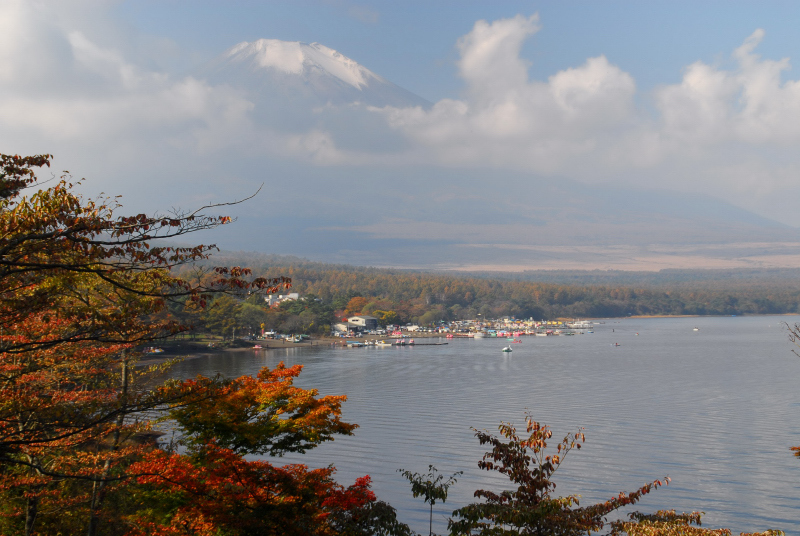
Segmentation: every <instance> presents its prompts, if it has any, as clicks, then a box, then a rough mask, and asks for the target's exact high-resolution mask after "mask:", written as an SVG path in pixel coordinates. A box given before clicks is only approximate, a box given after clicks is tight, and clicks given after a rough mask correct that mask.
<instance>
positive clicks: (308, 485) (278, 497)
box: [132, 445, 375, 534]
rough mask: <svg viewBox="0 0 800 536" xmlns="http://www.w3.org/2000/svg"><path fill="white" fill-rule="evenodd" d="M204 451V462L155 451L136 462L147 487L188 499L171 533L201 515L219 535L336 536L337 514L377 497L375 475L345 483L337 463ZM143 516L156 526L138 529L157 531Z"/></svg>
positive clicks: (206, 526)
mask: <svg viewBox="0 0 800 536" xmlns="http://www.w3.org/2000/svg"><path fill="white" fill-rule="evenodd" d="M204 452H205V456H204V458H203V460H202V462H198V461H197V460H192V459H191V458H189V457H187V456H182V455H179V454H167V453H164V452H160V451H155V452H153V453H151V454H150V455H148V456H147V457H146V458H145V459H144V460H143V461H141V462H139V463H136V464H135V465H134V466H133V467H132V470H133V471H136V472H138V473H139V474H140V475H141V476H139V478H138V482H139V483H140V484H143V485H147V486H149V487H151V488H153V489H156V490H160V491H163V492H167V493H171V494H177V495H178V496H179V497H183V499H182V500H181V501H180V504H181V506H180V507H179V508H178V510H177V512H176V513H175V514H174V515H173V516H172V518H171V519H170V521H169V522H168V525H167V527H169V529H170V530H183V529H185V528H187V527H186V524H187V522H188V520H191V519H199V520H203V523H204V526H203V527H202V530H198V531H197V532H198V533H199V534H217V533H218V532H214V530H216V531H220V530H225V531H226V532H225V533H226V534H251V533H258V534H329V533H330V532H329V531H328V525H327V518H328V516H329V514H330V513H332V512H337V511H349V510H354V509H357V508H361V507H362V506H364V505H365V504H367V503H370V502H373V501H375V495H374V493H373V492H372V491H371V490H370V489H369V487H370V478H369V477H368V476H365V477H361V478H359V479H358V480H356V482H355V483H354V484H353V485H352V486H350V487H348V488H343V487H342V486H340V485H339V484H336V483H335V482H334V481H333V479H332V474H333V469H332V468H325V469H313V470H309V469H308V468H307V467H306V466H304V465H297V464H292V465H285V466H283V467H276V466H274V465H272V464H270V463H269V462H266V461H258V460H256V461H247V460H245V459H244V458H243V457H241V456H240V455H238V454H236V453H234V452H233V451H231V450H228V449H222V448H219V447H216V446H214V445H208V447H207V448H206V449H205V450H204ZM143 517H144V516H143V515H140V516H139V518H140V519H139V521H138V523H137V524H138V525H140V526H142V527H150V528H149V529H148V530H139V531H138V532H134V534H155V533H157V532H155V530H154V528H155V527H154V525H152V522H151V523H150V524H148V520H147V519H143ZM210 529H213V530H211V531H210V532H203V530H210ZM164 533H165V534H171V532H164ZM174 533H175V534H182V533H181V532H174ZM159 534H160V532H159Z"/></svg>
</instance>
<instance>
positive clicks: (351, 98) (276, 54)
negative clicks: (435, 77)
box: [198, 39, 431, 108]
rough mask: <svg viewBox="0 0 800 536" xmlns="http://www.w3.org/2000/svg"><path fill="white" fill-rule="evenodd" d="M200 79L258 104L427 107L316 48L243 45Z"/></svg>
mask: <svg viewBox="0 0 800 536" xmlns="http://www.w3.org/2000/svg"><path fill="white" fill-rule="evenodd" d="M198 74H199V75H200V76H202V77H204V78H206V79H207V80H208V81H209V82H211V83H213V84H227V85H229V86H231V87H233V88H236V89H239V90H243V91H245V92H246V93H247V95H248V97H249V98H251V99H253V100H254V101H256V102H257V103H258V102H262V103H263V102H268V101H269V102H273V103H274V102H275V101H276V100H277V101H278V102H279V103H281V104H297V105H304V106H311V107H318V106H325V105H334V106H341V105H351V104H362V105H367V106H375V107H384V106H396V107H409V106H422V107H424V108H427V107H429V106H431V103H430V102H428V101H427V100H425V99H423V98H422V97H420V96H418V95H415V94H414V93H412V92H410V91H408V90H405V89H403V88H401V87H399V86H397V85H395V84H393V83H391V82H389V81H388V80H386V79H384V78H383V77H381V76H379V75H377V74H375V73H373V72H372V71H370V70H369V69H367V68H366V67H364V66H362V65H360V64H359V63H358V62H356V61H354V60H352V59H350V58H348V57H347V56H345V55H343V54H341V53H339V52H337V51H335V50H333V49H331V48H328V47H326V46H325V45H321V44H319V43H311V44H307V43H301V42H299V41H280V40H278V39H259V40H257V41H253V42H246V41H245V42H242V43H239V44H238V45H235V46H233V47H231V48H230V49H228V50H227V51H225V52H224V53H223V54H222V55H220V56H219V57H217V58H216V59H215V60H214V61H212V62H211V63H210V64H208V65H207V66H206V67H205V68H204V69H202V70H201V71H200V72H199V73H198ZM276 104H277V103H276Z"/></svg>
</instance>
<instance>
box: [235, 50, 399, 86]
mask: <svg viewBox="0 0 800 536" xmlns="http://www.w3.org/2000/svg"><path fill="white" fill-rule="evenodd" d="M225 55H226V56H227V58H228V59H229V60H230V61H233V62H239V63H248V64H249V65H250V66H251V67H252V68H263V69H269V68H272V69H276V70H278V71H282V72H284V73H289V74H295V75H303V74H309V73H313V72H318V71H322V72H325V73H328V74H330V75H333V76H335V77H336V78H338V79H339V80H341V81H343V82H345V83H347V84H349V85H351V86H353V87H354V88H356V89H362V88H364V86H366V85H368V84H369V81H370V80H371V79H374V80H376V81H380V82H384V80H383V79H382V78H381V77H380V76H378V75H376V74H375V73H373V72H372V71H370V70H369V69H367V68H366V67H363V66H361V65H359V64H358V62H356V61H354V60H351V59H350V58H348V57H347V56H345V55H344V54H340V53H339V52H337V51H335V50H333V49H332V48H328V47H326V46H325V45H321V44H319V43H311V44H307V43H301V42H299V41H280V40H278V39H259V40H258V41H254V42H252V43H248V42H246V41H245V42H242V43H239V44H238V45H236V46H234V47H233V48H231V49H230V50H228V52H227V53H226V54H225Z"/></svg>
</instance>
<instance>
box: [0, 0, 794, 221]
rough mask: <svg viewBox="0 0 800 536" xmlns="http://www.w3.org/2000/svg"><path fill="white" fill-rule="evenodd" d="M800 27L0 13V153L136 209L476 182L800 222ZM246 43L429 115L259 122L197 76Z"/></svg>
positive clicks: (28, 0) (554, 9) (708, 18)
mask: <svg viewBox="0 0 800 536" xmlns="http://www.w3.org/2000/svg"><path fill="white" fill-rule="evenodd" d="M799 20H800V3H797V2H789V1H786V2H778V1H771V2H770V1H760V2H744V1H740V2H730V1H724V2H723V1H719V2H712V1H708V2H696V1H694V2H688V1H687V2H682V1H674V0H673V1H669V2H640V1H625V2H623V1H607V2H602V1H585V2H581V1H570V2H511V1H508V2H470V1H441V2H429V1H425V2H423V1H404V2H388V1H387V2H357V3H355V2H348V1H344V0H342V1H336V0H330V1H294V2H285V1H279V2H278V1H276V2H269V1H233V0H228V1H225V2H219V1H200V0H191V1H189V0H187V1H180V0H160V1H148V0H137V1H130V2H126V1H114V2H110V1H109V2H103V1H99V0H97V1H88V0H87V1H74V2H70V1H64V0H59V1H52V2H47V1H36V0H0V152H4V153H27V154H31V153H41V152H49V153H53V154H55V157H56V158H55V164H56V165H55V167H56V169H65V168H66V169H69V170H71V171H73V172H74V173H75V174H77V175H80V176H86V177H87V179H88V180H87V182H86V184H85V185H84V188H86V191H87V192H97V191H100V190H103V191H105V192H107V193H109V194H118V193H119V194H122V195H124V199H125V200H126V201H125V203H126V205H131V206H132V207H134V208H135V210H146V211H153V210H156V209H160V210H166V209H168V208H169V207H171V206H183V207H191V206H194V205H196V204H197V203H203V202H207V201H208V202H211V201H222V200H229V199H230V197H236V196H240V195H245V194H247V193H249V192H251V191H252V190H253V188H254V185H258V184H260V183H261V182H265V183H266V188H267V192H269V195H270V197H269V198H267V199H269V200H273V199H286V200H288V202H291V203H296V202H297V201H298V199H299V197H298V196H299V195H300V194H299V193H298V191H297V190H298V189H300V190H302V194H303V196H305V197H309V195H311V196H312V197H314V196H316V197H319V196H324V195H325V194H326V193H327V191H328V190H329V189H331V188H332V184H336V183H337V181H343V180H346V181H349V184H351V185H352V184H361V185H363V186H364V188H365V191H366V190H369V188H373V189H376V190H381V189H383V188H384V187H385V186H386V185H387V184H392V185H394V186H395V187H400V188H401V189H402V186H403V180H404V177H406V176H409V177H410V176H411V175H419V173H420V170H427V171H426V172H427V173H429V174H431V175H436V176H437V177H438V176H441V179H440V182H441V184H440V185H441V186H442V188H445V187H448V188H452V187H457V186H458V179H457V177H458V176H459V173H461V171H462V170H463V171H464V172H465V173H466V172H467V171H469V172H470V173H473V176H474V173H475V170H483V172H484V173H486V174H489V175H491V176H493V177H495V179H494V180H497V181H499V183H500V184H503V183H506V184H508V185H510V186H512V187H513V186H514V185H519V184H520V181H527V180H530V181H542V180H545V181H552V180H559V179H566V180H570V181H576V182H577V183H583V184H587V185H591V186H595V187H596V186H598V185H609V186H613V187H615V188H624V187H627V186H629V187H633V188H639V189H650V188H656V189H661V190H675V191H678V192H689V193H691V192H697V193H698V194H703V195H710V196H715V197H718V198H720V199H723V200H725V201H728V202H731V203H733V204H735V205H737V206H739V207H743V208H745V209H747V210H750V211H754V212H756V213H757V214H760V215H762V216H766V217H769V218H772V219H775V220H777V221H780V222H783V223H787V224H790V225H794V226H800V211H798V210H796V205H797V203H798V201H800V151H798V150H797V148H798V146H799V145H800V82H799V81H798V80H800V75H798V74H797V72H796V70H795V69H793V63H796V62H797V61H800V60H799V59H798V58H800V34H798V32H797V28H796V25H797V21H799ZM259 38H271V39H281V40H287V41H302V42H309V43H310V42H319V43H321V44H323V45H326V46H328V47H330V48H333V49H335V50H337V51H339V52H341V53H342V54H344V55H345V56H347V57H349V58H352V59H353V60H355V61H357V62H359V63H360V64H362V65H364V66H365V67H367V68H369V69H370V70H372V71H374V72H375V73H377V74H379V75H381V76H383V77H384V78H386V79H388V80H390V81H392V82H394V83H395V84H397V85H399V86H401V87H404V88H406V89H408V90H410V91H412V92H414V93H416V94H418V95H420V96H421V97H423V98H425V99H427V100H428V101H430V102H431V103H433V106H432V108H430V109H422V108H406V109H399V108H384V109H371V110H368V111H365V110H361V113H362V116H360V118H359V121H360V122H361V123H359V124H364V125H369V127H368V128H369V129H374V133H373V131H372V130H370V131H369V132H368V136H361V137H359V136H354V135H353V129H352V128H351V129H350V131H349V132H348V131H347V129H345V128H343V127H342V126H341V125H342V124H344V123H346V121H344V120H343V119H342V113H343V112H342V111H341V110H339V111H337V113H338V114H339V115H338V116H337V118H338V119H336V120H334V119H331V118H330V117H328V116H331V114H330V113H328V116H325V114H322V115H320V116H319V117H320V119H319V120H318V122H317V123H316V124H314V125H312V126H310V127H307V128H306V127H302V128H301V127H300V126H298V127H297V128H296V129H294V130H293V131H291V132H290V131H287V130H286V129H284V128H283V127H281V128H279V127H278V126H276V125H269V124H264V123H263V122H260V121H259V120H257V119H255V118H254V116H253V104H252V102H250V101H249V100H248V99H247V98H246V97H245V96H243V94H242V93H241V92H237V91H236V90H234V89H232V88H230V87H227V86H225V85H215V84H211V83H209V82H208V81H207V80H204V79H203V78H202V76H199V75H198V74H197V73H198V69H199V68H200V67H201V66H202V65H204V64H205V63H207V62H208V61H209V60H211V59H213V58H215V57H217V56H218V55H220V54H221V53H222V52H223V51H225V50H226V49H228V48H230V47H231V46H233V45H235V44H237V43H239V42H242V41H253V40H256V39H259ZM309 113H310V112H309ZM326 113H327V112H326ZM323 116H325V117H323ZM367 116H368V117H367ZM314 117H315V118H316V117H317V116H314ZM365 117H367V118H366V119H365ZM301 124H306V123H303V122H300V121H299V122H298V125H301ZM364 128H367V127H364ZM304 129H305V130H304ZM364 138H373V139H374V140H390V141H386V143H384V144H383V145H382V144H381V143H378V142H375V143H362V142H363V139H364ZM392 140H393V141H392ZM389 144H391V145H392V146H391V147H390V148H387V145H389ZM387 170H388V171H387ZM504 173H508V177H506V176H505V175H504ZM381 177H382V178H381ZM512 177H513V178H512ZM520 177H522V178H520ZM408 180H409V181H410V182H409V184H416V183H414V179H412V178H409V179H408ZM380 181H384V182H383V183H381V182H380ZM261 199H262V200H263V199H264V197H262V198H261ZM375 199H377V198H370V200H369V201H370V202H372V201H374V200H375ZM342 202H343V203H345V204H346V200H343V201H342ZM311 204H313V203H311ZM320 206H322V205H320ZM354 206H355V205H354ZM343 207H345V205H343ZM308 210H309V213H312V212H313V213H315V214H320V213H321V212H320V210H321V209H319V208H313V207H312V208H309V209H308ZM351 210H352V209H351V208H346V207H345V208H343V209H342V211H341V212H348V211H351ZM326 217H327V220H326V221H327V222H328V223H329V224H338V225H345V226H346V225H354V224H369V223H377V222H378V221H379V220H380V214H372V216H371V217H372V220H371V221H366V220H363V219H362V220H360V221H356V220H357V219H356V220H354V219H353V218H350V219H348V218H343V219H342V221H341V222H336V221H334V220H335V217H334V216H332V215H328V216H326Z"/></svg>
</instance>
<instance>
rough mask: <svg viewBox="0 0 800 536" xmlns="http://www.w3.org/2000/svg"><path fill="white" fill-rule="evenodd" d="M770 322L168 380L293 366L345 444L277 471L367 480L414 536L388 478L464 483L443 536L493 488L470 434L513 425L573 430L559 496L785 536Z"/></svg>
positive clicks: (747, 320)
mask: <svg viewBox="0 0 800 536" xmlns="http://www.w3.org/2000/svg"><path fill="white" fill-rule="evenodd" d="M783 322H789V323H790V324H791V323H794V322H800V317H734V318H671V319H622V320H613V319H612V320H606V321H605V324H603V325H598V326H596V328H595V333H594V334H585V335H579V336H574V337H546V338H545V337H525V338H523V339H522V340H523V342H522V344H515V345H513V347H514V351H513V353H511V354H503V353H501V352H500V349H501V348H502V347H503V346H505V345H506V341H505V340H498V339H482V340H455V341H452V342H450V343H449V344H448V345H445V346H416V347H405V348H358V349H343V348H331V347H328V346H320V347H317V346H315V347H312V348H303V349H294V348H290V349H276V350H269V351H260V352H242V353H231V354H228V355H224V356H214V357H200V358H197V359H191V360H187V361H184V362H183V363H180V364H179V365H178V366H177V367H176V368H175V369H174V372H173V374H174V376H176V377H188V376H194V375H196V374H206V375H210V374H214V373H216V372H220V373H222V374H224V375H228V376H240V375H244V374H251V375H252V374H255V373H256V372H257V371H258V370H259V369H260V368H261V367H264V366H268V367H274V366H275V365H276V364H277V363H279V362H280V361H284V362H285V363H286V364H287V365H294V364H302V365H304V369H303V373H302V374H301V376H300V378H298V380H297V382H296V384H297V385H298V386H300V387H314V388H316V389H318V390H319V392H320V394H322V395H328V394H346V395H347V397H348V400H347V402H346V403H345V404H344V408H343V414H344V420H346V421H347V422H353V423H358V424H359V426H360V428H358V429H357V430H356V433H355V435H354V436H352V437H342V438H337V439H336V440H335V441H334V442H330V443H328V444H325V445H322V446H320V447H318V448H316V449H314V450H312V451H310V452H308V453H307V454H305V455H293V456H286V457H284V458H283V459H282V460H280V461H283V462H286V463H289V462H298V463H305V464H307V465H309V466H311V467H323V466H326V465H328V464H334V465H335V466H336V468H337V470H338V472H337V479H338V480H339V481H340V482H341V483H343V484H349V483H352V482H353V480H354V479H355V478H357V477H359V476H362V475H364V474H369V475H370V476H371V477H372V479H373V483H374V486H373V487H374V490H375V492H376V493H377V494H378V497H379V498H381V499H383V500H386V501H388V502H390V503H391V504H392V505H393V506H394V507H395V508H397V509H398V514H399V517H400V519H401V520H403V521H405V522H406V523H409V524H410V525H411V527H412V528H413V529H415V530H417V531H420V532H421V531H427V526H428V517H427V516H428V510H427V508H426V507H427V505H425V504H423V503H422V501H421V500H420V499H414V498H412V497H411V493H410V485H409V484H408V483H407V481H405V480H404V479H403V478H402V476H401V475H400V474H399V473H397V469H399V468H403V469H409V470H411V471H415V472H424V471H426V470H427V467H428V464H433V465H435V466H436V467H437V468H438V469H439V470H440V471H442V472H445V473H453V472H456V471H464V475H463V476H462V477H461V478H460V479H459V481H458V483H457V484H456V485H455V486H454V487H452V488H451V490H450V496H449V497H448V500H447V503H446V504H444V505H438V504H437V505H436V508H435V509H434V531H438V532H440V533H444V532H445V529H446V519H447V516H448V515H449V513H450V512H451V511H452V510H453V509H455V508H458V507H460V506H462V505H464V504H467V503H469V502H472V501H473V497H472V493H473V492H474V491H475V490H476V489H479V488H490V489H495V490H500V489H505V488H507V487H508V486H507V485H506V484H507V482H508V481H507V480H504V479H502V478H497V477H496V476H494V475H493V474H490V473H487V472H485V471H480V470H479V469H478V468H477V462H478V460H479V459H480V457H481V455H482V454H483V450H482V448H481V447H480V446H479V445H478V442H477V440H476V439H475V437H474V432H473V431H472V430H471V427H474V428H478V429H487V430H491V431H496V430H497V425H498V424H499V423H500V422H501V421H510V422H514V423H517V424H519V425H522V423H523V420H524V415H525V412H526V411H530V412H531V413H532V414H533V416H534V418H535V419H536V420H538V421H540V422H543V423H546V424H549V425H550V426H551V428H552V429H553V432H554V434H553V435H554V441H553V445H555V443H556V442H557V441H555V439H556V438H560V437H563V436H564V435H566V434H567V433H568V432H571V431H575V430H577V429H578V428H579V427H584V428H585V433H586V440H587V441H586V443H585V444H584V448H583V449H581V450H580V451H573V452H572V453H570V455H569V457H568V459H567V460H566V462H565V464H564V465H563V466H562V467H561V468H560V469H559V470H558V472H557V473H556V476H555V481H556V482H557V483H558V487H557V490H556V491H557V492H558V493H559V494H562V495H565V494H580V495H581V496H582V501H581V502H582V504H584V505H586V504H591V503H592V502H595V501H601V500H606V499H608V498H610V497H611V496H612V495H615V494H616V493H618V492H620V491H632V490H633V489H635V488H637V487H639V486H641V485H643V484H645V483H646V482H649V481H652V480H655V479H660V478H663V477H665V476H668V477H670V478H671V479H672V482H671V484H670V485H669V486H667V487H665V488H661V489H659V490H658V491H656V492H654V493H651V494H650V495H648V496H646V497H645V499H644V500H643V501H642V502H641V503H639V505H637V507H636V508H635V509H639V510H641V511H647V512H649V511H655V510H657V509H661V508H674V509H676V510H678V511H692V510H702V511H705V512H706V515H705V517H704V523H703V525H704V526H705V527H709V528H719V527H728V528H731V529H733V530H734V533H735V534H736V533H738V532H739V531H755V530H765V529H768V528H781V529H783V530H785V531H787V533H789V534H800V529H798V527H800V509H798V506H800V460H798V459H797V458H794V457H793V456H792V453H791V452H790V450H789V447H790V446H793V445H800V427H798V424H800V392H798V389H797V385H798V380H800V357H797V356H795V355H794V354H793V353H792V348H794V347H793V346H792V344H791V343H790V342H789V341H788V338H787V332H786V329H785V327H784V326H783V325H782V323H783ZM694 327H698V328H700V329H699V331H693V328H694ZM433 340H435V339H429V341H433ZM614 343H619V344H620V346H613V344H614ZM627 511H630V509H629V510H627Z"/></svg>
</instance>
